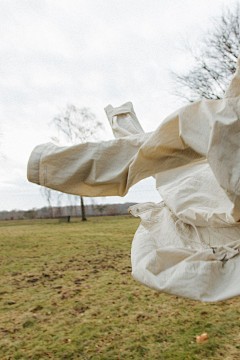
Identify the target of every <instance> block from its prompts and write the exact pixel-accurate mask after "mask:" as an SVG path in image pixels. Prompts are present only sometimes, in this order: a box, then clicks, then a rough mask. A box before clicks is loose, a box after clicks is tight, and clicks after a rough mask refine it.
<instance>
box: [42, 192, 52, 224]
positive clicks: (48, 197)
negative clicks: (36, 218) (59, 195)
mask: <svg viewBox="0 0 240 360" xmlns="http://www.w3.org/2000/svg"><path fill="white" fill-rule="evenodd" d="M40 192H41V194H42V196H43V197H44V198H45V199H46V201H47V203H48V210H49V213H50V214H49V215H50V217H51V218H53V207H52V202H53V191H52V190H51V189H49V188H46V187H41V188H40Z"/></svg>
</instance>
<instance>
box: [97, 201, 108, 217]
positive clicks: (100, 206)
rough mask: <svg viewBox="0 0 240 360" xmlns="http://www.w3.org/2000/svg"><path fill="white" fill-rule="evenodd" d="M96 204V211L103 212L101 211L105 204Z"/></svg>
mask: <svg viewBox="0 0 240 360" xmlns="http://www.w3.org/2000/svg"><path fill="white" fill-rule="evenodd" d="M95 206H96V209H97V211H98V212H99V213H100V214H101V216H102V214H103V211H104V210H105V209H106V207H107V205H103V204H98V205H95Z"/></svg>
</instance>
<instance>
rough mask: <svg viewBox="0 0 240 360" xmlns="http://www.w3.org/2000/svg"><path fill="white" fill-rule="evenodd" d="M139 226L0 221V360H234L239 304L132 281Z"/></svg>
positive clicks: (108, 221)
mask: <svg viewBox="0 0 240 360" xmlns="http://www.w3.org/2000/svg"><path fill="white" fill-rule="evenodd" d="M138 224H139V221H138V219H135V218H132V217H130V216H129V217H124V216H122V217H99V218H91V219H89V220H88V221H87V222H84V223H82V222H79V221H78V220H75V222H71V223H70V224H68V223H60V224H59V223H58V221H55V220H45V221H44V220H32V221H19V222H16V221H13V222H10V221H9V222H2V223H0V239H1V240H0V246H1V270H0V271H1V278H0V289H1V290H0V334H1V341H0V359H11V360H12V359H18V360H19V359H21V360H26V359H31V360H37V359H56V360H61V359H73V360H75V359H85V360H86V359H89V360H90V359H93V360H100V359H106V360H107V359H108V360H109V359H239V358H240V355H239V354H240V331H239V325H240V307H239V305H240V299H239V298H235V299H232V300H228V301H224V302H220V303H213V304H203V303H201V302H195V301H190V300H186V299H182V298H178V297H176V296H169V295H165V294H160V293H157V292H155V291H152V290H150V289H148V288H146V287H143V286H142V285H140V284H138V283H137V282H135V281H134V279H133V278H132V277H131V263H130V249H131V241H132V238H133V235H134V232H135V230H136V228H137V226H138ZM204 332H207V334H208V337H209V341H207V342H205V343H201V344H197V343H196V339H195V336H196V335H201V334H202V333H204Z"/></svg>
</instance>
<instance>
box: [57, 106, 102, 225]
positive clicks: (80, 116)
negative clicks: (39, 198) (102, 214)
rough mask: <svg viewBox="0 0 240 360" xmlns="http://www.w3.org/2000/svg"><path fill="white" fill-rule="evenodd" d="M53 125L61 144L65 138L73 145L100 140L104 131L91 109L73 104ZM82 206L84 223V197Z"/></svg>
mask: <svg viewBox="0 0 240 360" xmlns="http://www.w3.org/2000/svg"><path fill="white" fill-rule="evenodd" d="M52 123H53V125H54V126H55V128H56V129H57V130H58V137H55V138H53V140H55V141H56V142H57V143H61V138H63V139H64V140H65V141H67V142H68V143H69V144H71V145H76V144H78V143H85V142H87V141H96V140H99V138H100V136H99V134H100V132H101V130H103V125H102V123H101V122H100V121H98V120H97V119H96V116H95V115H94V114H93V113H92V112H91V110H90V109H89V108H86V107H83V108H77V107H76V106H74V105H71V104H69V105H67V107H66V109H65V110H63V111H62V112H61V113H60V114H59V115H57V116H56V117H55V118H54V119H53V121H52ZM80 205H81V213H82V221H86V220H87V218H86V215H85V207H84V200H83V197H82V196H80Z"/></svg>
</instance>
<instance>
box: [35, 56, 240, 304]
mask: <svg viewBox="0 0 240 360" xmlns="http://www.w3.org/2000/svg"><path fill="white" fill-rule="evenodd" d="M105 110H106V113H107V116H108V119H109V122H110V125H111V126H112V129H113V132H114V135H115V136H116V139H115V140H111V141H107V142H101V143H86V144H79V145H76V146H72V147H58V146H55V145H53V144H51V143H48V144H43V145H39V146H37V147H36V148H35V149H34V150H33V152H32V154H31V157H30V159H29V164H28V179H29V181H32V182H34V183H37V184H39V185H44V186H47V187H49V188H52V189H55V190H59V191H63V192H67V193H70V194H75V195H83V196H111V195H120V196H124V195H125V194H126V193H127V191H128V190H129V188H130V187H131V186H132V185H134V184H135V183H137V182H138V181H140V180H141V179H144V178H146V177H148V176H155V175H156V176H155V177H156V183H157V189H158V191H159V193H160V195H161V196H162V198H163V202H162V203H160V204H152V203H146V204H140V205H135V206H133V207H131V208H130V211H131V213H132V214H133V215H134V216H139V217H140V218H141V220H142V222H141V225H140V227H139V228H138V230H137V232H136V234H135V237H134V240H133V244H132V274H133V276H134V278H135V279H137V280H138V281H139V282H141V283H142V284H145V285H147V286H149V287H151V288H153V289H156V290H159V291H164V292H167V293H170V294H176V295H180V296H183V297H188V298H191V299H196V300H201V301H218V300H224V299H227V298H230V297H233V296H237V295H239V294H240V281H239V280H238V274H239V273H240V256H239V255H238V254H239V249H240V226H239V224H240V223H239V222H238V221H240V64H239V63H238V70H237V72H236V74H235V76H234V78H233V80H232V82H231V84H230V86H229V88H228V90H227V92H226V94H225V97H224V98H223V99H222V100H205V99H203V100H201V101H198V102H195V103H193V104H190V105H188V106H186V107H184V108H182V109H180V110H178V111H176V112H175V113H174V114H172V115H170V116H169V117H167V118H166V119H165V121H164V122H163V123H162V124H161V125H160V126H159V127H158V128H157V129H156V131H154V132H153V133H147V134H145V133H144V132H143V130H142V128H141V125H140V124H139V122H138V120H137V117H136V115H135V113H134V110H133V107H132V104H131V103H126V104H124V105H122V106H120V107H118V108H113V107H112V106H110V105H109V106H108V107H107V108H106V109H105Z"/></svg>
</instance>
